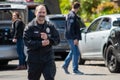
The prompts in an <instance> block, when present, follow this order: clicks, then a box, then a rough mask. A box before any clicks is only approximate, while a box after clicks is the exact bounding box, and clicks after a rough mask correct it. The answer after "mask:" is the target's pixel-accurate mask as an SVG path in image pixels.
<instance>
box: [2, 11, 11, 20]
mask: <svg viewBox="0 0 120 80" xmlns="http://www.w3.org/2000/svg"><path fill="white" fill-rule="evenodd" d="M11 19H12V16H11V12H10V10H0V20H11Z"/></svg>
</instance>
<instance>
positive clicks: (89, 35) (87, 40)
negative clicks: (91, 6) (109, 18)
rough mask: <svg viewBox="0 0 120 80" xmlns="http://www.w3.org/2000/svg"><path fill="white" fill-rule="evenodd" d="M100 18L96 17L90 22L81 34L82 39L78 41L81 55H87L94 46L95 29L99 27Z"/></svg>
mask: <svg viewBox="0 0 120 80" xmlns="http://www.w3.org/2000/svg"><path fill="white" fill-rule="evenodd" d="M101 20H102V19H101V18H99V19H96V20H95V21H93V22H92V24H91V25H90V26H89V27H88V29H86V30H85V31H84V32H83V33H82V34H81V35H82V40H81V41H79V48H80V51H81V54H82V56H85V57H87V56H89V55H91V53H93V50H94V48H95V46H96V44H95V36H96V30H97V28H98V27H99V24H100V22H101Z"/></svg>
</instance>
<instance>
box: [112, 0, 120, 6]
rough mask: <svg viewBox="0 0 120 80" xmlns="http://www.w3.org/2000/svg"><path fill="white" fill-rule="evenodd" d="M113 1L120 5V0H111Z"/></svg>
mask: <svg viewBox="0 0 120 80" xmlns="http://www.w3.org/2000/svg"><path fill="white" fill-rule="evenodd" d="M111 1H113V2H115V3H117V4H118V5H119V6H120V0H111Z"/></svg>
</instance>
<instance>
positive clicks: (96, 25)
mask: <svg viewBox="0 0 120 80" xmlns="http://www.w3.org/2000/svg"><path fill="white" fill-rule="evenodd" d="M100 21H101V19H97V20H96V21H94V22H93V23H92V24H91V25H90V27H89V28H88V32H93V31H96V29H97V27H98V25H99V23H100Z"/></svg>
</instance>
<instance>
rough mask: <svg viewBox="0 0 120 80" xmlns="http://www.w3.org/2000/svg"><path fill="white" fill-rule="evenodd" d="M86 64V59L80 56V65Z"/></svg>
mask: <svg viewBox="0 0 120 80" xmlns="http://www.w3.org/2000/svg"><path fill="white" fill-rule="evenodd" d="M84 64H85V60H84V59H82V58H81V57H80V59H79V65H84Z"/></svg>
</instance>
